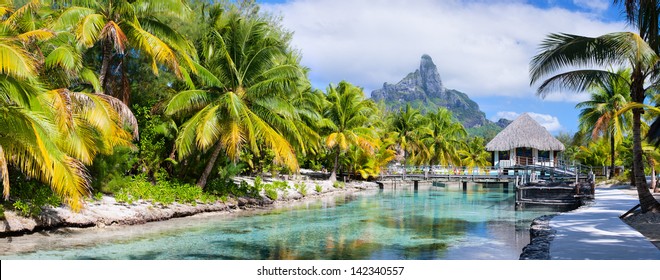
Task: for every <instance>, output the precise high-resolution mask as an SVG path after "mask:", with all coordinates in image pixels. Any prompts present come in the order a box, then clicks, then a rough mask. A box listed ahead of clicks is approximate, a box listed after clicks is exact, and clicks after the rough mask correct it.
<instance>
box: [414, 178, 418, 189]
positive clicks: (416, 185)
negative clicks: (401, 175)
mask: <svg viewBox="0 0 660 280" xmlns="http://www.w3.org/2000/svg"><path fill="white" fill-rule="evenodd" d="M418 187H419V180H415V181H413V188H414V189H415V190H417V188H418Z"/></svg>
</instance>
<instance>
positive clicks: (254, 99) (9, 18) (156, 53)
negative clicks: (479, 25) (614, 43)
mask: <svg viewBox="0 0 660 280" xmlns="http://www.w3.org/2000/svg"><path fill="white" fill-rule="evenodd" d="M0 12H1V14H0V58H2V59H1V60H0V74H2V75H0V127H2V128H3V130H2V131H1V132H0V179H1V180H0V181H1V184H2V187H3V207H4V208H13V209H16V210H18V211H19V212H21V213H23V214H24V215H37V214H38V212H39V211H40V207H41V206H42V205H53V206H57V205H60V204H62V203H63V204H65V205H68V206H69V207H71V208H72V209H74V210H79V209H81V207H83V205H84V203H85V201H86V200H90V199H94V198H96V199H98V198H100V196H101V194H110V195H114V197H115V198H116V199H117V201H120V202H125V203H132V202H133V201H136V200H138V199H144V200H150V201H153V202H155V203H163V204H168V203H172V202H174V201H178V202H183V203H200V202H202V203H204V202H212V201H217V200H224V199H227V197H229V196H258V195H259V193H261V192H263V193H265V195H266V196H268V197H270V198H271V199H275V198H276V197H277V195H278V192H282V191H284V189H286V187H285V186H284V185H283V184H282V183H281V182H280V183H278V182H276V183H273V184H263V183H261V179H260V177H259V176H275V175H277V174H282V173H284V174H294V173H298V172H299V170H300V169H301V168H307V169H312V170H325V171H330V172H329V173H331V175H332V179H333V180H334V179H335V176H337V174H344V175H348V177H349V179H350V178H365V179H366V178H370V177H374V176H377V175H379V174H381V173H383V172H386V170H387V167H388V165H390V164H392V163H393V162H399V163H401V164H407V165H411V164H414V165H437V164H442V165H454V166H462V165H469V166H483V165H487V164H488V160H489V154H488V153H486V152H485V151H484V150H483V141H484V140H483V139H480V138H475V139H469V138H468V136H467V133H466V132H465V129H463V127H462V125H461V124H460V123H458V122H456V121H455V120H454V118H452V116H451V114H450V112H449V111H447V110H444V109H439V110H437V111H435V112H430V113H427V114H422V113H420V112H419V111H416V110H414V109H410V108H409V107H406V109H405V111H403V110H402V111H399V112H387V111H385V110H383V109H382V108H379V107H378V105H377V104H375V103H374V102H372V101H371V100H369V99H366V98H365V96H364V93H363V91H362V89H361V88H359V87H358V86H355V85H353V84H351V83H349V82H346V81H341V82H339V83H338V84H337V85H334V84H331V85H329V86H328V87H327V89H326V90H325V92H324V91H322V90H319V89H314V88H312V86H311V84H310V82H309V80H308V78H307V73H308V72H309V69H307V68H305V67H304V66H303V65H301V64H300V60H301V58H300V52H299V51H298V50H295V49H293V48H292V47H291V45H290V40H291V36H292V34H291V33H290V32H289V31H287V30H285V29H283V28H282V27H281V25H280V22H279V19H278V18H276V17H273V16H271V15H268V14H265V13H262V12H260V11H259V7H258V5H256V4H254V3H253V2H252V1H243V2H240V3H212V4H210V3H208V2H206V1H180V0H167V1H156V0H154V1H147V0H145V1H124V0H100V1H82V0H81V1H76V0H73V1H65V2H62V1H38V0H34V1H29V2H27V3H24V2H21V3H19V2H18V1H17V2H12V1H0ZM237 175H252V176H257V178H259V179H258V180H255V183H254V184H252V185H248V184H247V183H245V182H236V181H235V180H234V178H235V177H236V176H237ZM284 184H285V183H284ZM335 187H337V188H341V187H343V183H341V182H337V183H336V184H335ZM294 188H295V189H296V190H297V191H298V192H299V193H301V194H302V195H306V194H307V192H308V191H311V189H308V187H307V186H305V185H304V184H297V185H295V186H294ZM314 190H315V191H316V192H321V191H322V190H323V188H321V187H320V186H318V185H317V186H315V188H314ZM92 197H94V198H92Z"/></svg>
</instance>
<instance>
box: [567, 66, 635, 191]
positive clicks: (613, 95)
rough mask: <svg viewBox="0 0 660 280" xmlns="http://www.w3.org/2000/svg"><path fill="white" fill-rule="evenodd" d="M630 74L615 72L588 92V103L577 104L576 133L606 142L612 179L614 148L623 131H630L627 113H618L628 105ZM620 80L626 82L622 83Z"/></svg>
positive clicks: (629, 117)
mask: <svg viewBox="0 0 660 280" xmlns="http://www.w3.org/2000/svg"><path fill="white" fill-rule="evenodd" d="M629 77H630V71H628V70H619V71H617V72H616V76H614V77H611V78H610V79H607V80H605V81H603V82H602V83H600V84H598V85H595V86H594V87H593V88H591V91H592V93H591V100H588V101H584V102H580V103H578V104H577V105H576V106H575V108H582V111H580V115H579V118H580V130H582V131H585V132H589V134H590V135H591V138H592V139H594V140H597V139H598V138H599V137H600V136H605V137H608V138H609V142H610V175H609V176H610V178H612V177H614V161H615V152H616V150H615V144H616V143H617V142H621V140H622V139H623V134H624V131H625V129H626V127H630V122H629V120H630V119H631V116H630V113H625V114H623V115H620V114H619V111H620V110H621V109H623V108H624V107H625V106H626V105H627V103H628V102H629V101H630V79H629ZM621 78H628V79H624V80H622V79H621Z"/></svg>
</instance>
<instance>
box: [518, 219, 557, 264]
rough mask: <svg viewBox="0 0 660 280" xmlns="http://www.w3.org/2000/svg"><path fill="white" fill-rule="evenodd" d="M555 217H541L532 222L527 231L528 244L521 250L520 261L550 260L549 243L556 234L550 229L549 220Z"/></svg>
mask: <svg viewBox="0 0 660 280" xmlns="http://www.w3.org/2000/svg"><path fill="white" fill-rule="evenodd" d="M555 216H557V215H543V216H541V217H538V218H536V219H534V220H533V221H532V224H531V225H530V229H529V239H530V242H529V244H528V245H527V246H525V247H524V248H523V250H522V253H521V254H520V259H521V260H549V259H550V243H551V242H552V240H553V239H555V233H556V232H557V231H556V230H553V229H552V228H551V227H550V220H552V218H554V217H555Z"/></svg>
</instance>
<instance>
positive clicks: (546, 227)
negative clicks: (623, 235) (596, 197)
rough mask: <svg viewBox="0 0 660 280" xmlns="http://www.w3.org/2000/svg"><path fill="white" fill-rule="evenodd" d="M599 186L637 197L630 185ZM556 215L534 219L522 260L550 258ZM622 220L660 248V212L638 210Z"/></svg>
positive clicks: (587, 205)
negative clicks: (553, 221)
mask: <svg viewBox="0 0 660 280" xmlns="http://www.w3.org/2000/svg"><path fill="white" fill-rule="evenodd" d="M597 187H598V188H617V189H620V190H623V191H624V192H625V193H626V194H627V195H630V196H632V197H637V190H636V189H635V188H634V187H632V186H630V185H624V184H601V185H598V186H597ZM654 196H655V197H656V199H658V198H660V194H657V193H656V194H654ZM590 206H591V205H590V204H585V205H583V206H580V207H579V208H578V209H581V208H583V207H590ZM578 209H576V210H578ZM574 211H575V210H574ZM555 216H557V215H544V216H541V217H538V218H536V219H534V221H532V224H531V225H530V243H529V244H528V245H527V246H525V247H524V248H523V251H522V253H521V254H520V260H550V244H551V243H552V241H553V240H554V238H555V233H556V230H555V229H553V228H552V227H550V220H552V218H554V217H555ZM621 221H622V222H624V223H625V224H627V225H628V226H630V227H631V228H632V229H633V230H635V231H638V232H639V233H641V234H642V235H644V237H646V239H647V240H648V241H649V242H651V243H652V244H653V245H655V246H656V247H657V248H658V250H660V213H644V214H642V213H641V212H639V211H636V212H633V213H631V214H630V215H629V216H627V217H625V218H623V219H621Z"/></svg>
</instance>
